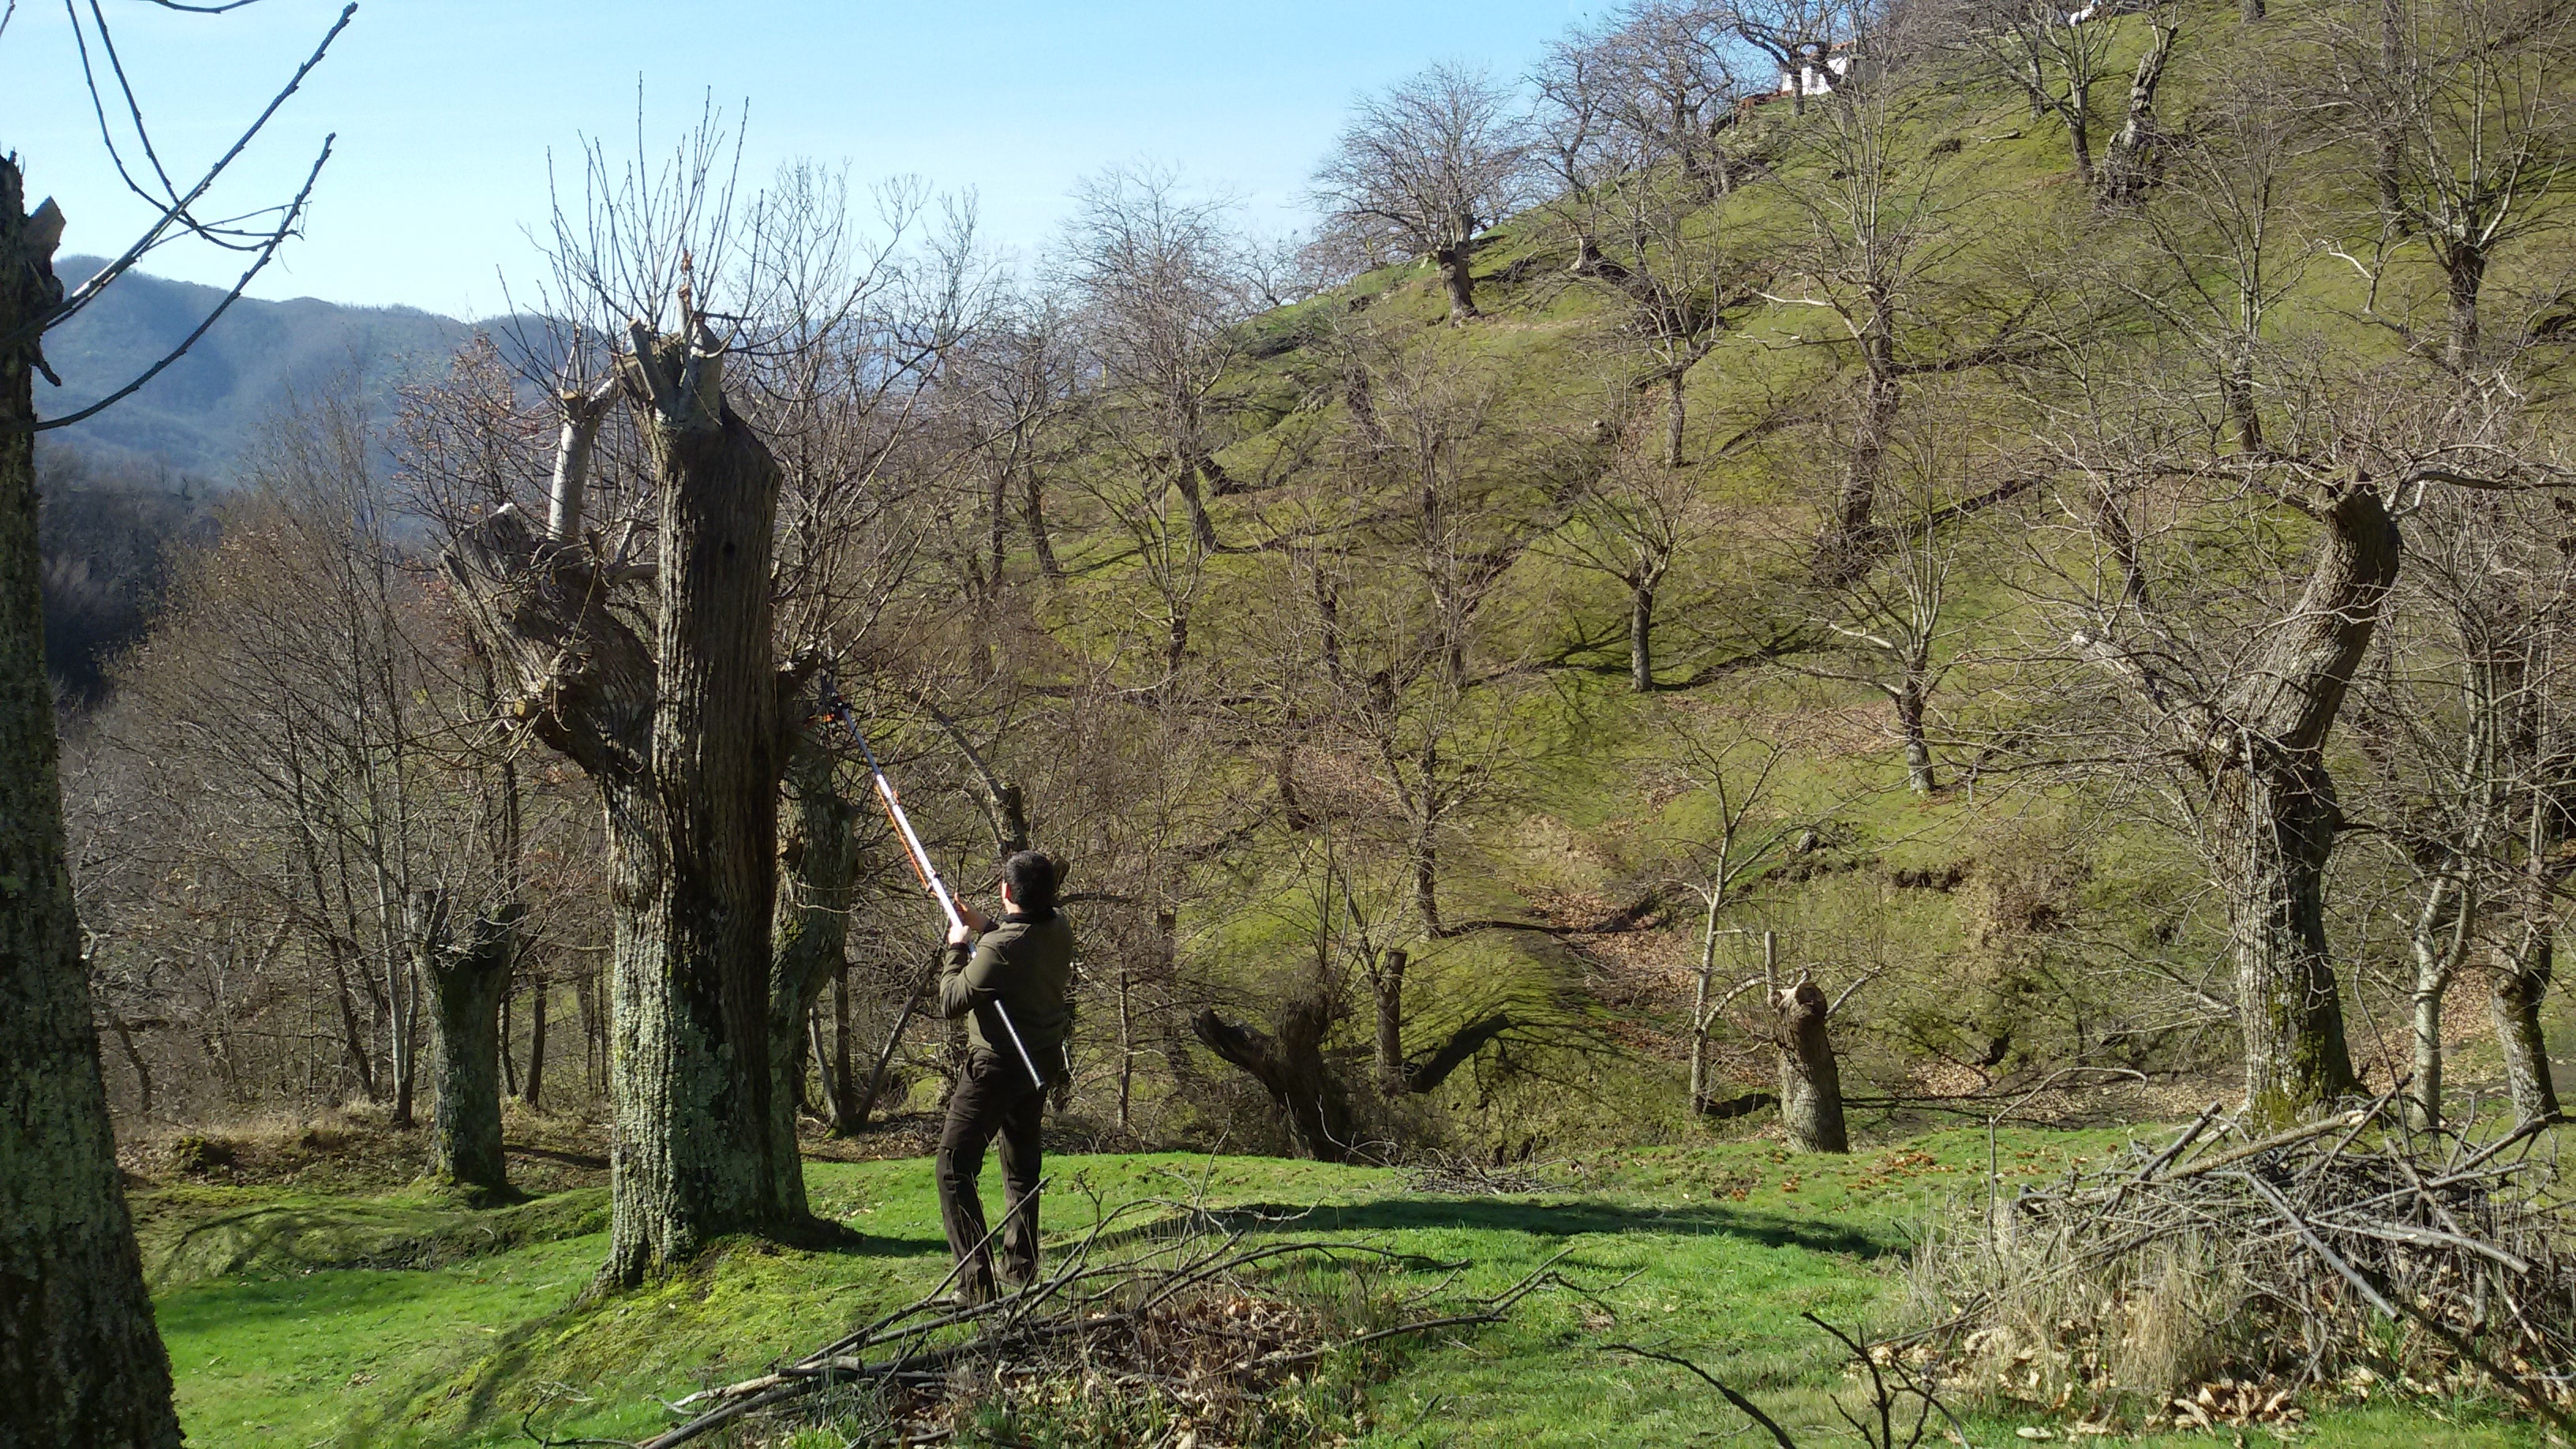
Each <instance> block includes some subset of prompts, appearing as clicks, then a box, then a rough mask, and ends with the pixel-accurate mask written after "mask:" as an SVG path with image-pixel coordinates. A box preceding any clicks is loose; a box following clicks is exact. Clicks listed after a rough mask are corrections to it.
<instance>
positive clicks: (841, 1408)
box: [578, 1201, 1564, 1449]
mask: <svg viewBox="0 0 2576 1449" xmlns="http://www.w3.org/2000/svg"><path fill="white" fill-rule="evenodd" d="M1227 1222H1228V1216H1227V1215H1224V1214H1214V1213H1210V1212H1207V1211H1205V1210H1202V1209H1200V1208H1197V1207H1195V1206H1192V1205H1190V1204H1184V1203H1176V1202H1162V1201H1141V1202H1134V1203H1129V1204H1125V1205H1123V1206H1121V1207H1120V1208H1118V1209H1116V1210H1114V1211H1110V1212H1108V1213H1105V1214H1103V1215H1102V1216H1101V1218H1100V1219H1099V1221H1098V1223H1097V1225H1096V1226H1094V1227H1093V1228H1092V1229H1091V1230H1090V1231H1089V1232H1088V1233H1087V1234H1086V1235H1085V1237H1084V1238H1083V1239H1082V1240H1081V1241H1080V1243H1079V1244H1077V1245H1076V1246H1074V1247H1073V1248H1071V1249H1070V1250H1068V1251H1067V1252H1065V1253H1064V1254H1062V1255H1061V1260H1060V1262H1059V1263H1058V1264H1057V1265H1056V1266H1055V1267H1054V1268H1053V1269H1052V1271H1050V1272H1048V1273H1046V1274H1045V1275H1044V1276H1043V1277H1042V1278H1041V1280H1040V1281H1038V1282H1037V1283H1035V1284H1032V1285H1030V1286H1028V1287H1026V1288H1023V1289H1021V1290H1019V1291H1016V1292H1012V1293H1008V1294H1005V1295H1003V1296H1002V1297H999V1298H996V1299H992V1300H989V1301H985V1302H964V1301H960V1300H959V1299H957V1298H955V1297H953V1296H951V1295H950V1292H949V1290H950V1288H951V1286H952V1284H953V1283H954V1282H955V1280H956V1277H957V1275H956V1274H955V1273H951V1275H950V1278H949V1280H948V1281H944V1282H942V1283H941V1284H940V1286H939V1287H938V1288H937V1289H934V1290H933V1291H932V1292H931V1293H929V1294H927V1295H925V1296H923V1297H921V1298H918V1299H915V1300H914V1301H912V1302H911V1303H908V1304H906V1305H904V1306H903V1307H901V1308H899V1309H896V1310H895V1311H893V1312H891V1313H888V1314H886V1315H884V1316H883V1317H881V1318H878V1319H876V1320H875V1321H873V1322H870V1323H867V1324H864V1325H862V1326H860V1327H857V1328H855V1329H853V1330H852V1331H851V1332H849V1333H847V1334H844V1335H843V1336H841V1337H840V1338H837V1339H835V1340H833V1341H832V1342H830V1343H827V1344H824V1345H822V1346H821V1347H819V1348H817V1349H815V1350H814V1351H813V1352H811V1353H808V1354H806V1355H804V1356H803V1357H801V1358H798V1359H795V1360H793V1361H790V1362H782V1363H779V1364H776V1365H774V1366H773V1367H772V1368H771V1369H770V1371H769V1372H767V1373H764V1374H760V1375H758V1376H756V1377H752V1378H748V1379H744V1380H742V1381H740V1382H738V1383H732V1384H726V1385H723V1386H721V1387H717V1388H710V1389H705V1390H702V1391H700V1392H698V1393H694V1394H691V1395H689V1396H688V1397H687V1398H684V1399H681V1400H679V1401H678V1402H677V1403H675V1404H672V1405H670V1407H671V1408H672V1409H673V1410H674V1411H676V1412H678V1413H680V1414H682V1415H683V1416H684V1421H683V1422H681V1423H678V1424H676V1425H674V1426H673V1427H672V1428H670V1429H669V1430H667V1431H666V1432H664V1433H662V1434H660V1435H658V1436H656V1437H654V1438H651V1439H648V1440H644V1441H642V1443H641V1444H640V1445H636V1446H634V1449H677V1446H679V1445H682V1444H687V1443H690V1442H692V1441H694V1440H697V1439H699V1438H701V1437H702V1436H704V1435H706V1434H708V1433H711V1432H713V1431H714V1430H717V1429H719V1428H722V1427H724V1426H726V1425H729V1424H735V1423H737V1422H739V1421H744V1420H747V1419H759V1420H767V1421H770V1422H773V1423H782V1424H784V1423H797V1422H814V1421H817V1420H829V1421H831V1422H833V1423H835V1424H836V1425H837V1426H840V1427H843V1428H847V1427H850V1426H853V1425H857V1426H859V1427H861V1428H863V1429H864V1430H865V1433H864V1435H863V1437H864V1438H865V1439H866V1441H867V1442H891V1443H905V1444H930V1443H940V1442H945V1441H946V1440H948V1439H950V1438H952V1437H954V1436H955V1435H957V1434H958V1432H959V1431H960V1430H961V1429H962V1428H964V1427H965V1426H966V1425H967V1424H968V1423H969V1422H970V1421H971V1420H972V1419H973V1418H974V1416H975V1415H976V1414H977V1413H978V1412H981V1411H987V1410H991V1409H993V1408H995V1407H996V1406H1001V1407H1013V1406H1017V1407H1022V1408H1028V1409H1033V1410H1044V1409H1045V1408H1046V1407H1047V1406H1049V1405H1053V1406H1055V1407H1056V1408H1057V1409H1059V1410H1065V1409H1069V1410H1070V1411H1072V1412H1075V1413H1078V1414H1089V1415H1090V1416H1091V1417H1092V1418H1093V1419H1095V1420H1096V1419H1098V1418H1100V1416H1101V1415H1103V1414H1106V1415H1109V1416H1111V1417H1112V1418H1113V1419H1114V1420H1115V1422H1116V1423H1117V1424H1118V1425H1119V1426H1120V1437H1121V1438H1126V1437H1131V1436H1137V1435H1141V1434H1143V1433H1145V1432H1146V1431H1147V1430H1150V1431H1151V1434H1152V1438H1153V1440H1154V1441H1155V1442H1161V1441H1164V1440H1166V1439H1169V1440H1171V1441H1173V1442H1184V1441H1186V1442H1194V1443H1197V1444H1201V1445H1214V1444H1221V1443H1229V1442H1244V1441H1248V1440H1256V1439H1260V1438H1264V1437H1275V1436H1276V1434H1277V1432H1278V1431H1280V1430H1282V1429H1285V1428H1287V1427H1288V1426H1284V1425H1265V1423H1264V1422H1263V1420H1264V1415H1265V1413H1275V1411H1276V1409H1277V1406H1276V1405H1267V1406H1265V1404H1264V1402H1263V1399H1264V1395H1265V1392H1266V1391H1268V1390H1270V1389H1272V1388H1274V1387H1275V1386H1278V1385H1280V1384H1283V1383H1286V1382H1288V1381H1289V1380H1291V1379H1292V1378H1293V1377H1294V1376H1295V1375H1298V1374H1300V1373H1303V1374H1305V1375H1307V1376H1308V1377H1309V1378H1310V1379H1311V1378H1312V1377H1313V1375H1314V1373H1315V1370H1316V1368H1317V1366H1318V1365H1319V1364H1321V1363H1322V1362H1323V1361H1325V1360H1327V1359H1329V1358H1332V1357H1334V1356H1335V1355H1338V1354H1341V1353H1342V1352H1343V1351H1345V1350H1354V1349H1357V1350H1364V1351H1365V1350H1366V1349H1367V1346H1369V1345H1373V1344H1378V1343H1382V1342H1384V1341H1387V1340H1391V1339H1398V1338H1403V1337H1408V1336H1412V1335H1419V1334H1427V1333H1434V1332H1438V1331H1441V1330H1445V1329H1459V1328H1466V1327H1470V1326H1473V1325H1478V1324H1487V1323H1495V1322H1499V1321H1501V1320H1502V1318H1503V1317H1504V1316H1505V1315H1506V1314H1508V1313H1509V1312H1510V1311H1511V1309H1512V1307H1513V1306H1514V1305H1515V1304H1517V1303H1519V1302H1520V1300H1522V1299H1523V1298H1525V1297H1527V1296H1529V1295H1530V1294H1531V1293H1534V1292H1536V1291H1538V1290H1539V1289H1541V1288H1544V1287H1547V1286H1550V1285H1561V1284H1563V1281H1564V1280H1562V1279H1561V1278H1560V1277H1559V1276H1558V1275H1557V1273H1556V1272H1555V1268H1554V1264H1555V1262H1556V1260H1555V1259H1550V1260H1549V1261H1548V1262H1547V1263H1546V1264H1542V1265H1541V1266H1540V1267H1539V1268H1538V1269H1536V1270H1534V1271H1533V1272H1531V1273H1530V1274H1529V1275H1528V1276H1527V1277H1524V1278H1522V1279H1521V1280H1520V1281H1519V1282H1517V1283H1515V1284H1513V1285H1512V1286H1511V1287H1509V1288H1507V1289H1505V1290H1503V1291H1502V1292H1500V1293H1496V1294H1492V1295H1490V1296H1481V1297H1477V1296H1466V1297H1461V1296H1457V1295H1452V1294H1449V1293H1448V1291H1447V1289H1448V1285H1449V1284H1450V1283H1451V1282H1452V1281H1454V1278H1455V1275H1456V1273H1457V1272H1458V1271H1459V1270H1460V1269H1462V1268H1464V1267H1465V1266H1466V1265H1464V1264H1458V1263H1435V1262H1432V1261H1430V1260H1426V1259H1421V1258H1416V1257H1412V1256H1409V1255H1405V1254H1400V1253H1395V1252H1392V1251H1389V1250H1387V1249H1384V1248H1377V1247H1370V1246H1366V1245H1359V1244H1350V1243H1332V1242H1315V1241H1287V1240H1269V1241H1260V1240H1255V1239H1254V1238H1253V1237H1252V1236H1251V1233H1252V1231H1253V1230H1254V1229H1255V1228H1262V1229H1265V1230H1266V1229H1268V1228H1272V1227H1275V1226H1277V1225H1276V1224H1274V1223H1270V1222H1268V1221H1267V1220H1255V1221H1254V1222H1252V1223H1250V1224H1237V1225H1236V1226H1233V1227H1228V1226H1226V1224H1227ZM1395 1268H1405V1269H1409V1270H1416V1271H1418V1270H1423V1269H1430V1270H1432V1271H1435V1272H1438V1273H1440V1274H1441V1275H1442V1276H1441V1277H1440V1278H1439V1279H1438V1280H1437V1282H1436V1283H1435V1284H1434V1286H1432V1287H1431V1288H1428V1289H1425V1290H1422V1291H1419V1292H1417V1293H1414V1294H1411V1295H1387V1294H1379V1293H1376V1292H1373V1291H1367V1285H1373V1284H1375V1283H1377V1282H1379V1281H1381V1280H1382V1279H1383V1278H1384V1277H1385V1276H1386V1274H1385V1272H1384V1271H1383V1270H1390V1269H1395ZM1318 1284H1330V1285H1332V1286H1331V1287H1329V1288H1325V1289H1322V1290H1320V1291H1318V1290H1317V1289H1316V1286H1315V1285H1318ZM1353 1284H1359V1285H1362V1291H1357V1292H1354V1291H1353V1289H1352V1285H1353ZM1068 1399H1079V1400H1082V1401H1084V1402H1083V1403H1080V1404H1072V1405H1068V1404H1067V1400H1068ZM1059 1417H1062V1415H1061V1414H1059ZM1289 1437H1290V1440H1291V1441H1294V1439H1295V1438H1296V1437H1297V1436H1295V1435H1294V1434H1293V1433H1292V1434H1291V1435H1290V1436H1289ZM578 1442H583V1443H600V1442H604V1441H598V1440H583V1441H578Z"/></svg>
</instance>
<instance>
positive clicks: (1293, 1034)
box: [1190, 994, 1359, 1162]
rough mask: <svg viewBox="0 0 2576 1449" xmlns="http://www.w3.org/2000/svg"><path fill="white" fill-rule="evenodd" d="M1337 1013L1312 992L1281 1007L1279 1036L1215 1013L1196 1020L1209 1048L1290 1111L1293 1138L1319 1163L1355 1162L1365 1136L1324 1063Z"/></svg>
mask: <svg viewBox="0 0 2576 1449" xmlns="http://www.w3.org/2000/svg"><path fill="white" fill-rule="evenodd" d="M1335 1015H1336V1013H1335V1012H1334V1010H1333V1007H1332V1004H1331V1003H1330V1002H1327V1001H1325V1000H1324V999H1323V998H1322V997H1321V996H1318V995H1312V994H1310V995H1305V996H1298V997H1294V998H1291V999H1290V1000H1289V1001H1288V1003H1287V1004H1286V1005H1284V1006H1282V1007H1280V1009H1279V1015H1278V1018H1277V1020H1276V1022H1275V1023H1274V1025H1275V1026H1276V1027H1277V1028H1278V1030H1277V1032H1276V1034H1275V1035H1274V1034H1270V1033H1265V1032H1262V1031H1260V1030H1259V1029H1257V1028H1254V1027H1250V1026H1236V1025H1234V1024H1233V1023H1230V1022H1228V1021H1226V1020H1224V1019H1223V1018H1221V1017H1219V1016H1218V1015H1217V1014H1216V1013H1215V1012H1213V1011H1202V1012H1200V1013H1199V1014H1198V1015H1197V1016H1196V1017H1194V1018H1192V1019H1191V1021H1190V1029H1191V1030H1192V1031H1193V1032H1194V1033H1196V1034H1197V1036H1198V1039H1199V1040H1200V1041H1201V1042H1203V1043H1205V1044H1206V1046H1207V1048H1208V1050H1210V1051H1212V1052H1215V1053H1216V1054H1217V1055H1218V1056H1220V1057H1223V1058H1225V1059H1226V1060H1227V1061H1229V1062H1232V1063H1233V1064H1234V1065H1235V1066H1237V1067H1240V1068H1242V1069H1243V1070H1244V1071H1245V1072H1247V1073H1249V1074H1250V1075H1251V1076H1252V1078H1253V1080H1255V1081H1257V1082H1259V1083H1261V1085H1262V1086H1263V1088H1265V1089H1266V1090H1267V1091H1268V1092H1269V1093H1270V1096H1271V1099H1272V1100H1273V1101H1276V1102H1277V1103H1278V1104H1279V1105H1280V1106H1281V1107H1283V1108H1285V1109H1287V1112H1288V1135H1289V1136H1290V1137H1291V1138H1292V1139H1293V1140H1294V1141H1295V1142H1296V1144H1297V1150H1298V1151H1299V1152H1302V1153H1304V1154H1305V1155H1306V1156H1308V1157H1311V1158H1313V1159H1314V1160H1315V1161H1317V1162H1348V1161H1350V1159H1351V1149H1352V1148H1353V1147H1354V1146H1355V1145H1356V1144H1357V1141H1358V1137H1359V1134H1358V1131H1357V1130H1356V1128H1355V1127H1354V1125H1353V1122H1352V1118H1351V1099H1350V1093H1349V1092H1348V1091H1347V1090H1345V1089H1344V1087H1343V1086H1342V1081H1341V1078H1339V1077H1337V1076H1335V1075H1334V1074H1333V1070H1332V1068H1331V1067H1330V1066H1329V1065H1327V1064H1326V1063H1325V1061H1324V1036H1325V1034H1326V1033H1327V1032H1329V1031H1331V1030H1332V1025H1333V1018H1334V1016H1335Z"/></svg>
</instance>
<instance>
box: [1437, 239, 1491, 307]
mask: <svg viewBox="0 0 2576 1449" xmlns="http://www.w3.org/2000/svg"><path fill="white" fill-rule="evenodd" d="M1431 260H1432V261H1433V262H1435V263H1437V264H1438V265H1439V268H1440V284H1441V286H1443V287H1445V288H1447V289H1448V292H1449V325H1450V326H1452V327H1464V326H1466V325H1467V321H1468V319H1469V318H1473V317H1481V316H1483V315H1484V314H1483V313H1481V312H1479V311H1477V310H1476V278H1475V276H1474V274H1473V268H1474V265H1475V246H1474V244H1473V243H1472V242H1459V243H1458V244H1456V245H1455V246H1445V247H1442V248H1441V249H1440V250H1438V251H1436V252H1433V253H1432V254H1431Z"/></svg>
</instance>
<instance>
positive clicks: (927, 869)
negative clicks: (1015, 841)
mask: <svg viewBox="0 0 2576 1449" xmlns="http://www.w3.org/2000/svg"><path fill="white" fill-rule="evenodd" d="M820 683H821V685H822V697H823V707H824V708H825V709H828V710H830V711H831V712H832V715H833V717H834V718H835V719H838V720H839V721H840V722H841V728H843V729H845V730H848V731H849V732H850V738H851V739H854V740H856V741H858V742H859V753H860V755H862V756H864V757H865V758H866V760H867V762H868V774H869V775H870V776H871V777H873V778H874V780H875V782H876V787H877V803H879V804H881V805H883V806H884V807H885V813H886V819H887V820H889V821H891V822H893V824H894V833H895V838H897V839H899V840H901V841H902V842H903V852H904V859H906V860H908V861H910V862H912V873H913V874H914V875H915V876H918V877H919V878H920V880H921V886H922V889H924V890H926V891H928V892H930V894H931V896H932V898H933V899H935V900H937V901H938V902H939V909H940V912H941V913H942V914H943V915H945V916H947V917H948V925H949V928H950V929H952V930H954V929H956V928H957V927H960V926H963V925H965V924H966V918H965V917H963V916H961V915H959V914H958V913H957V898H956V897H955V896H952V895H950V894H949V893H948V883H947V882H946V881H943V880H941V879H940V878H939V867H938V866H936V865H933V864H931V862H930V851H929V849H928V848H927V847H925V846H923V845H922V843H921V837H920V836H919V835H917V834H915V833H914V831H913V828H912V817H911V816H909V815H906V814H905V813H904V810H903V796H902V795H901V794H899V793H898V792H897V791H896V790H895V788H894V781H892V780H889V779H887V778H886V772H885V767H884V766H882V765H880V764H878V763H877V752H876V751H875V750H872V749H870V748H868V737H867V734H866V732H865V731H863V730H861V729H860V728H859V717H858V715H857V714H856V713H855V712H853V711H852V710H851V708H850V702H849V701H848V700H846V699H843V698H842V697H841V691H840V688H839V686H837V685H835V684H834V683H833V682H832V676H831V675H830V674H829V673H826V674H824V675H823V676H822V678H821V681H820ZM905 1004H906V1006H907V1008H908V1007H909V1006H910V1003H909V1002H907V1003H905ZM993 1015H994V1017H995V1018H996V1019H997V1020H999V1021H1000V1022H1001V1023H1002V1034H1003V1035H1004V1036H1007V1037H1009V1038H1010V1039H1011V1050H1012V1051H1014V1052H1017V1053H1019V1057H1020V1065H1021V1067H1022V1068H1024V1069H1026V1070H1027V1072H1028V1074H1029V1080H1030V1081H1032V1082H1034V1083H1036V1084H1037V1086H1038V1090H1040V1091H1044V1090H1046V1084H1047V1079H1046V1074H1045V1073H1043V1072H1041V1071H1039V1070H1038V1064H1037V1061H1036V1059H1035V1058H1033V1057H1031V1056H1030V1055H1029V1048H1028V1044H1027V1043H1026V1042H1023V1041H1021V1040H1020V1029H1019V1027H1018V1026H1017V1025H1015V1024H1013V1022H1012V1021H1011V1009H1010V1008H1009V1007H1007V1006H1004V1005H1003V1004H1002V999H1001V997H999V996H995V997H994V998H993Z"/></svg>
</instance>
